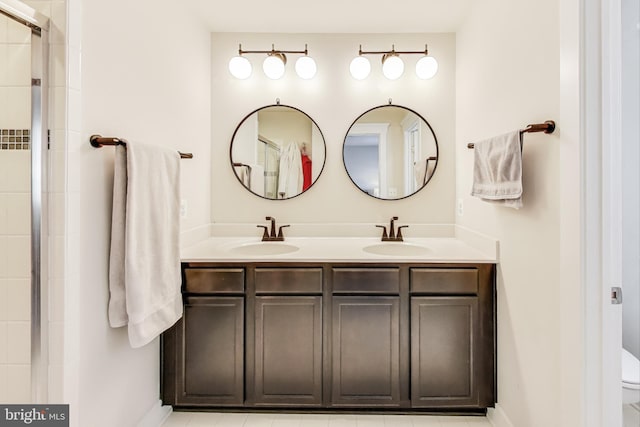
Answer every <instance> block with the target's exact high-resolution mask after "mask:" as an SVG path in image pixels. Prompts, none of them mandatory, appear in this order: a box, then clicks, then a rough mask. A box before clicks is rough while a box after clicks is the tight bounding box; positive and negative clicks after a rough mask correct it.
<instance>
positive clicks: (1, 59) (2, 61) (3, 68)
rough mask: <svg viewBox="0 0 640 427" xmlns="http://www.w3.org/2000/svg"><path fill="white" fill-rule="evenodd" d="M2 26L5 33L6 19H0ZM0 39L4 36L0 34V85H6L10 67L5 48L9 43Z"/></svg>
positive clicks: (6, 48)
mask: <svg viewBox="0 0 640 427" xmlns="http://www.w3.org/2000/svg"><path fill="white" fill-rule="evenodd" d="M3 16H4V15H2V14H0V18H2V17H3ZM3 22H4V26H3V25H2V24H3ZM2 27H4V28H5V34H6V28H7V23H6V21H0V28H2ZM1 31H2V30H0V32H1ZM2 40H4V38H2V35H1V34H0V86H8V83H7V75H8V72H9V68H10V67H8V66H7V64H8V63H9V59H8V57H9V54H8V53H7V50H8V48H9V45H7V44H4V43H2ZM2 99H4V98H2ZM2 104H5V103H4V102H2Z"/></svg>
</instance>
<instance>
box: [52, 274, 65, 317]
mask: <svg viewBox="0 0 640 427" xmlns="http://www.w3.org/2000/svg"><path fill="white" fill-rule="evenodd" d="M49 321H50V322H63V321H64V280H61V279H50V280H49Z"/></svg>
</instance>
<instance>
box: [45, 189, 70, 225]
mask: <svg viewBox="0 0 640 427" xmlns="http://www.w3.org/2000/svg"><path fill="white" fill-rule="evenodd" d="M65 200H66V198H65V194H64V193H51V194H49V206H50V212H51V217H50V220H51V222H50V223H49V224H50V226H49V234H50V235H51V236H62V235H64V234H65V230H66V228H65V220H66V218H65Z"/></svg>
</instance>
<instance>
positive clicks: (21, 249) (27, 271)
mask: <svg viewBox="0 0 640 427" xmlns="http://www.w3.org/2000/svg"><path fill="white" fill-rule="evenodd" d="M6 239H7V240H6V242H7V247H8V248H9V250H8V251H7V277H9V278H13V279H23V278H24V279H26V278H29V277H31V237H30V236H7V237H6Z"/></svg>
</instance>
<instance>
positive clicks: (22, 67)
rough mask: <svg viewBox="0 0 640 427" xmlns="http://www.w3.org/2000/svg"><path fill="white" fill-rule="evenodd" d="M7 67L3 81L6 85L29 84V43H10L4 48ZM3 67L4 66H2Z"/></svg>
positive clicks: (28, 85) (27, 85)
mask: <svg viewBox="0 0 640 427" xmlns="http://www.w3.org/2000/svg"><path fill="white" fill-rule="evenodd" d="M6 55H7V56H6V58H7V61H8V62H7V63H8V64H10V66H9V67H7V71H6V75H5V79H6V80H5V82H6V84H7V86H26V87H30V86H31V45H28V44H10V45H7V48H6ZM3 68H4V67H3Z"/></svg>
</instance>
